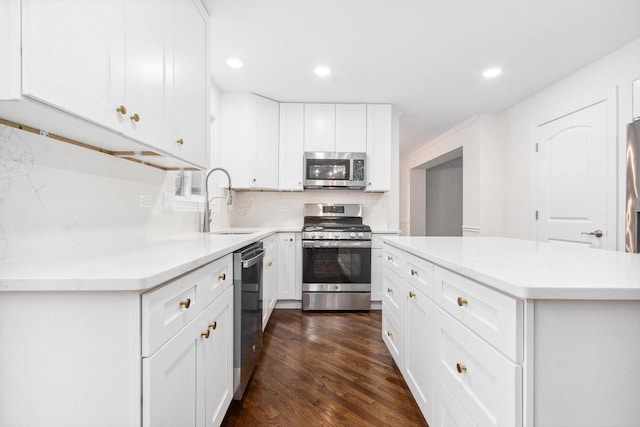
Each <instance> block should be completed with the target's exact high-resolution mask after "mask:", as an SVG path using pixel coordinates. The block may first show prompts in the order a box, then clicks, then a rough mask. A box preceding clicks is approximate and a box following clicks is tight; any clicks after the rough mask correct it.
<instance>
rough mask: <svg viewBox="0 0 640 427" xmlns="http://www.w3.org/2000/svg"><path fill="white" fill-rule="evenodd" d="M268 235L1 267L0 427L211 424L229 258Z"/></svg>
mask: <svg viewBox="0 0 640 427" xmlns="http://www.w3.org/2000/svg"><path fill="white" fill-rule="evenodd" d="M276 232H277V230H270V229H261V230H251V232H247V231H246V230H230V231H227V232H220V233H219V234H216V233H210V234H205V233H190V234H183V235H177V236H172V237H165V238H159V239H155V240H147V241H142V242H134V243H126V244H121V245H115V246H110V247H104V248H96V249H91V250H86V251H82V252H72V253H60V254H52V256H51V257H47V258H45V259H41V258H39V259H19V260H12V261H3V262H0V426H15V427H20V426H25V427H27V426H28V427H33V426H65V427H66V426H78V427H80V426H105V427H106V426H131V427H139V426H141V425H142V426H152V425H176V426H178V425H212V426H215V425H219V424H220V422H221V420H222V418H223V417H224V415H225V413H226V410H227V407H228V405H229V403H230V402H231V397H232V395H233V311H234V310H233V308H234V307H233V301H234V298H233V255H232V253H233V252H234V251H235V250H237V249H239V248H242V247H244V246H246V245H248V244H250V243H252V242H255V241H258V240H262V239H264V238H266V237H268V236H271V235H273V234H274V233H276Z"/></svg>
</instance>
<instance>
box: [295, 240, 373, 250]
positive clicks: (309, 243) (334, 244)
mask: <svg viewBox="0 0 640 427" xmlns="http://www.w3.org/2000/svg"><path fill="white" fill-rule="evenodd" d="M302 247H303V248H364V249H366V248H370V247H371V240H358V241H354V240H303V241H302Z"/></svg>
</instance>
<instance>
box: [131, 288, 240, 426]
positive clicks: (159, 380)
mask: <svg viewBox="0 0 640 427" xmlns="http://www.w3.org/2000/svg"><path fill="white" fill-rule="evenodd" d="M232 306H233V288H228V289H227V290H226V291H225V292H224V294H223V295H222V296H221V297H219V298H218V299H217V300H216V301H215V302H213V303H211V304H210V305H209V306H208V307H207V308H206V309H205V310H204V311H203V312H202V313H200V314H199V315H198V316H197V317H196V318H195V319H194V320H193V321H192V322H191V323H189V324H188V325H187V326H186V327H184V328H183V329H182V330H181V331H180V332H179V333H178V334H177V335H176V336H174V337H173V338H171V339H170V340H169V342H167V343H166V344H165V345H164V346H163V347H161V348H160V350H158V351H157V352H156V353H155V354H153V355H152V356H151V357H148V358H144V359H143V361H142V377H143V385H142V386H143V390H142V396H143V401H142V404H143V413H142V419H143V425H144V426H154V427H155V426H167V427H170V426H178V425H179V426H217V425H220V423H221V422H222V419H223V418H224V415H225V413H226V410H227V407H228V405H229V403H230V402H231V398H232V396H233V376H232V372H233V357H232V354H233V353H232V348H233V317H232V316H233V309H232Z"/></svg>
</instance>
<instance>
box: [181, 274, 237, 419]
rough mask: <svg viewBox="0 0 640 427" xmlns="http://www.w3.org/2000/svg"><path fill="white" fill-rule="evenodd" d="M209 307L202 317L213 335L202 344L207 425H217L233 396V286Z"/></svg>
mask: <svg viewBox="0 0 640 427" xmlns="http://www.w3.org/2000/svg"><path fill="white" fill-rule="evenodd" d="M208 311H209V313H208V314H207V315H205V318H204V319H203V320H205V321H206V322H207V323H208V326H209V333H210V335H209V338H208V339H206V340H205V341H204V345H203V346H202V351H203V356H202V358H201V359H202V360H204V371H205V374H204V378H205V390H204V396H205V408H204V421H205V423H204V425H205V426H206V427H217V426H219V425H220V424H221V423H222V420H223V419H224V416H225V414H226V413H227V409H228V408H229V405H230V404H231V399H232V398H233V286H232V287H230V288H229V289H227V290H226V291H225V292H224V294H222V295H221V296H220V297H219V298H218V299H216V301H214V302H213V303H212V304H211V309H210V310H208ZM176 425H182V424H176Z"/></svg>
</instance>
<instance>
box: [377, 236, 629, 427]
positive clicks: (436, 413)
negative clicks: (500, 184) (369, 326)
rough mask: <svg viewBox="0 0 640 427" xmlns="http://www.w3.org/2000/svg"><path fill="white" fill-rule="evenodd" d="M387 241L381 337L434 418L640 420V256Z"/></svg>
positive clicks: (536, 422) (507, 422) (483, 242)
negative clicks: (639, 402) (639, 365)
mask: <svg viewBox="0 0 640 427" xmlns="http://www.w3.org/2000/svg"><path fill="white" fill-rule="evenodd" d="M384 241H385V244H384V254H383V258H384V261H385V268H384V288H385V291H386V292H385V298H384V300H383V331H382V335H383V339H384V340H385V342H386V343H387V346H388V348H389V350H390V352H391V354H392V355H393V356H394V359H395V361H396V363H397V364H398V367H399V369H400V370H401V371H402V373H403V375H404V377H405V379H406V381H407V383H408V385H409V387H410V389H411V390H412V393H413V395H414V397H415V398H416V401H417V403H418V405H419V406H420V408H421V410H422V412H423V414H424V415H425V418H426V419H427V421H428V422H429V425H431V426H440V425H448V424H449V423H452V422H454V420H455V422H457V423H458V425H489V426H491V425H493V426H527V427H529V426H544V427H546V426H560V425H563V426H568V425H570V426H633V425H637V422H638V419H640V407H639V406H638V405H637V404H636V402H637V400H638V399H639V398H640V368H639V367H638V364H637V360H638V359H639V358H640V256H638V255H635V254H626V253H619V252H612V251H600V250H595V249H582V248H569V247H559V246H552V245H549V244H547V243H540V242H533V241H526V240H517V239H507V238H490V237H463V238H458V237H387V238H385V239H384Z"/></svg>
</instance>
